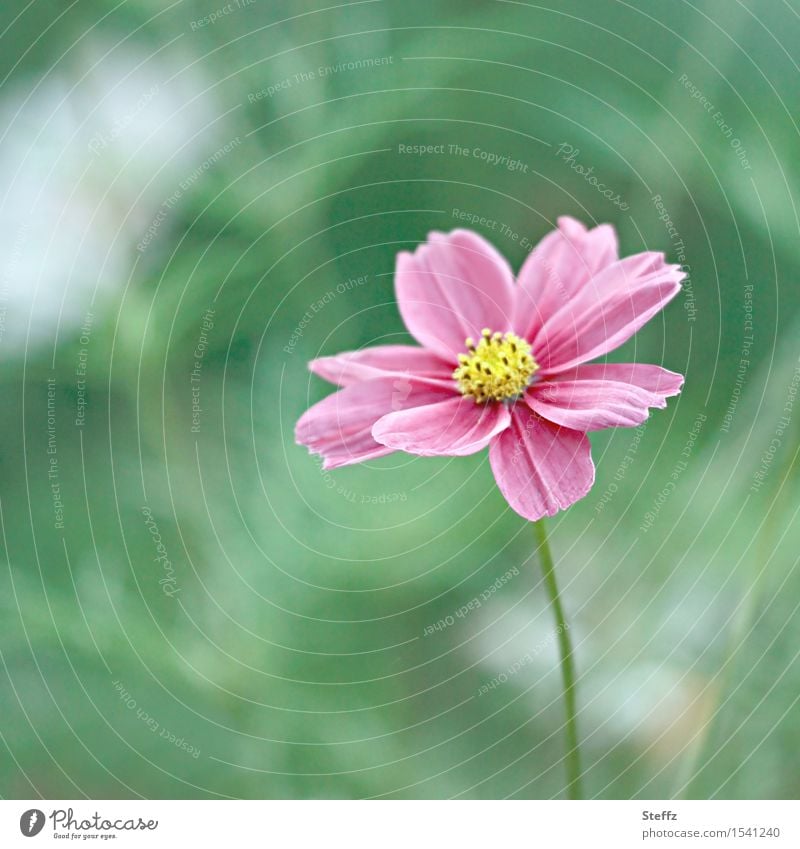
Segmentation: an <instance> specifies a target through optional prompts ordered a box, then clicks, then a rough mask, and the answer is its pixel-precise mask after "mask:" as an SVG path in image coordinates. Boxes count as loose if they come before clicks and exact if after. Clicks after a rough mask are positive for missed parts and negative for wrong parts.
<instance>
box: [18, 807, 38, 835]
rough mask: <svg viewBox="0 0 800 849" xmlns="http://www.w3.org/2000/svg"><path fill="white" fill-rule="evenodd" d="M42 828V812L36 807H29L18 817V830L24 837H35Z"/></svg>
mask: <svg viewBox="0 0 800 849" xmlns="http://www.w3.org/2000/svg"><path fill="white" fill-rule="evenodd" d="M43 828H44V813H43V812H42V811H40V810H39V809H38V808H31V809H30V810H29V811H25V813H24V814H23V815H22V816H21V817H20V818H19V830H20V831H21V832H22V833H23V834H24V835H25V837H36V835H37V834H38V833H39V832H40V831H41V830H42V829H43Z"/></svg>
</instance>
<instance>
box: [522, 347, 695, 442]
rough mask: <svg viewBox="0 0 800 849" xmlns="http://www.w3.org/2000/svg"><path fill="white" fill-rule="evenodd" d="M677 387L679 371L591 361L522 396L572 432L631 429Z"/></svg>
mask: <svg viewBox="0 0 800 849" xmlns="http://www.w3.org/2000/svg"><path fill="white" fill-rule="evenodd" d="M682 385H683V377H682V376H681V375H679V374H675V372H671V371H667V370H666V369H663V368H661V367H660V366H653V365H646V364H643V363H642V364H640V363H625V364H620V365H618V364H611V363H608V364H604V363H596V364H591V365H584V366H578V367H577V368H576V369H574V370H573V371H571V372H568V373H565V374H563V375H561V374H560V375H557V376H556V377H555V378H554V379H552V380H545V381H542V382H540V383H536V384H534V385H533V386H532V387H531V388H530V389H529V390H528V392H527V394H526V396H525V400H526V401H527V403H528V405H529V406H530V408H531V409H532V410H534V411H535V412H537V413H538V414H539V415H540V416H543V417H544V418H546V419H549V420H550V421H551V422H555V423H556V424H559V425H563V426H564V427H569V428H573V429H575V430H584V431H586V430H600V429H601V428H604V427H633V426H635V425H638V424H641V423H642V422H643V421H645V420H646V419H647V417H648V416H649V414H650V413H649V408H650V407H658V408H662V409H663V408H664V407H666V406H667V398H668V397H669V396H670V395H677V394H678V392H680V389H681V386H682Z"/></svg>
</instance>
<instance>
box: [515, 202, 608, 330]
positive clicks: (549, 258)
mask: <svg viewBox="0 0 800 849" xmlns="http://www.w3.org/2000/svg"><path fill="white" fill-rule="evenodd" d="M618 259H619V254H618V247H617V234H616V233H615V232H614V228H613V227H612V226H611V225H610V224H601V225H600V226H599V227H595V228H593V229H592V230H587V229H586V227H584V226H583V224H581V222H580V221H576V220H575V219H574V218H570V217H568V216H566V215H565V216H562V217H561V218H559V219H558V229H557V230H554V231H553V232H552V233H548V235H547V236H545V237H544V239H542V241H541V242H539V244H538V245H537V246H536V247H535V248H534V249H533V250H532V251H531V253H530V254H529V255H528V258H527V259H526V260H525V262H524V263H523V265H522V268H521V269H520V272H519V276H518V278H517V282H518V283H519V287H518V290H517V302H516V305H515V308H514V309H515V312H514V327H515V328H516V331H517V333H518V334H519V335H520V336H522V337H523V338H524V339H532V338H533V337H534V336H535V335H536V331H537V330H538V329H539V328H540V327H541V325H542V322H543V321H544V318H545V317H547V316H549V315H552V314H553V313H554V312H556V311H557V310H559V309H560V308H561V307H562V306H564V304H566V303H568V302H569V301H570V300H572V298H574V297H575V295H576V294H577V293H578V292H580V291H581V289H583V287H584V286H585V285H586V283H587V282H588V281H589V280H590V279H591V278H592V277H593V276H594V275H595V274H597V273H598V272H599V271H602V269H603V268H605V267H606V266H608V265H611V263H613V262H616V261H617V260H618Z"/></svg>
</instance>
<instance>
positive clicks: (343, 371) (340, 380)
mask: <svg viewBox="0 0 800 849" xmlns="http://www.w3.org/2000/svg"><path fill="white" fill-rule="evenodd" d="M308 367H309V369H311V371H313V372H314V374H318V375H319V376H320V377H322V378H324V379H325V380H328V381H330V382H331V383H335V384H336V385H337V386H349V385H350V384H351V383H358V382H359V381H362V380H373V379H375V378H378V377H408V376H412V377H414V378H425V379H426V380H443V381H448V383H449V385H450V386H452V385H453V366H452V363H446V362H444V361H443V360H441V359H440V358H439V357H437V356H436V355H435V354H432V353H431V352H430V351H428V350H426V349H425V348H417V347H415V346H413V345H379V346H378V347H375V348H364V349H363V350H361V351H347V352H345V353H343V354H336V356H333V357H319V359H316V360H312V361H311V362H310V363H309V364H308Z"/></svg>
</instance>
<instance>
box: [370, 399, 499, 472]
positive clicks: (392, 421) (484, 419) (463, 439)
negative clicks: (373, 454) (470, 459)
mask: <svg viewBox="0 0 800 849" xmlns="http://www.w3.org/2000/svg"><path fill="white" fill-rule="evenodd" d="M510 419H511V416H510V414H509V412H508V407H506V405H505V404H476V403H475V401H474V399H473V398H466V397H457V398H450V399H448V400H446V401H440V402H439V403H436V404H429V405H428V406H426V407H415V408H414V409H413V410H405V411H403V412H399V413H390V414H389V415H387V416H384V417H383V418H382V419H381V420H380V421H379V422H378V423H377V424H376V425H375V426H374V427H373V428H372V435H373V436H374V437H375V439H376V440H377V441H378V442H380V443H382V444H384V445H387V446H389V447H390V448H392V449H396V450H398V451H406V452H407V453H409V454H421V455H422V456H427V457H430V456H449V457H461V456H464V455H466V454H474V453H475V452H476V451H480V450H481V448H485V447H486V445H488V444H489V440H490V439H491V438H492V437H493V436H496V435H497V434H498V433H500V432H501V431H502V430H504V429H505V428H507V427H508V424H509V421H510Z"/></svg>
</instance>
